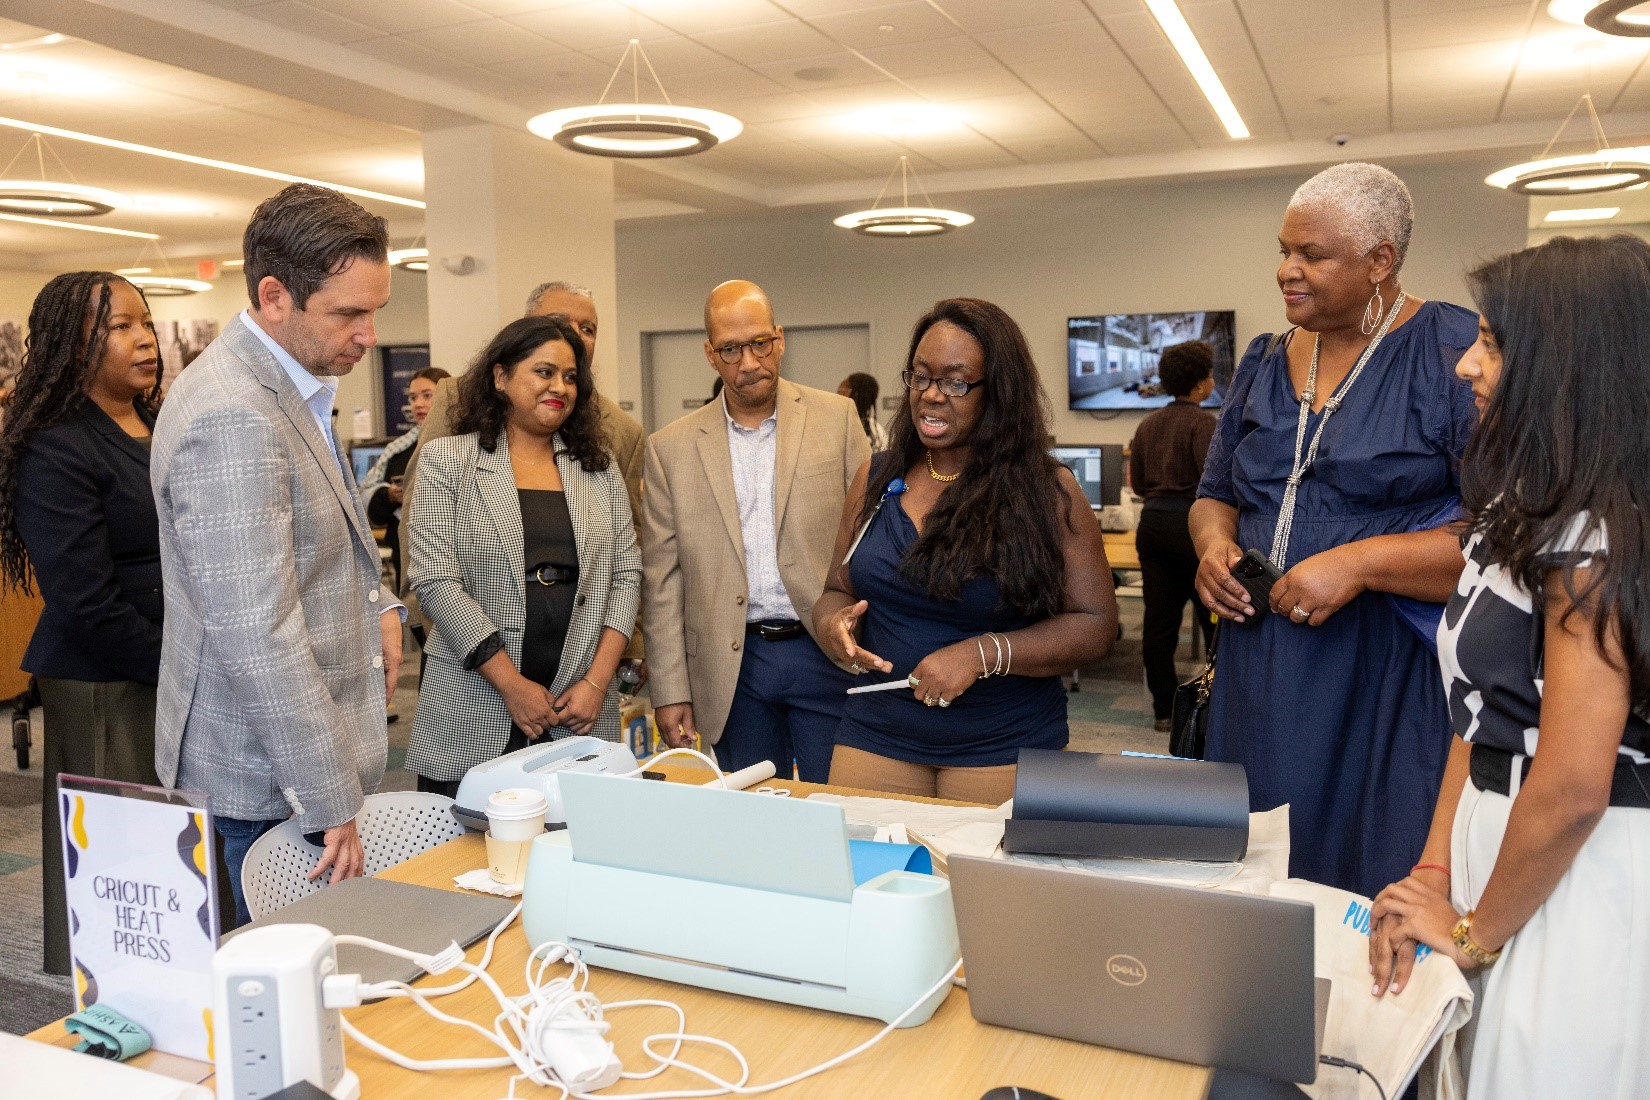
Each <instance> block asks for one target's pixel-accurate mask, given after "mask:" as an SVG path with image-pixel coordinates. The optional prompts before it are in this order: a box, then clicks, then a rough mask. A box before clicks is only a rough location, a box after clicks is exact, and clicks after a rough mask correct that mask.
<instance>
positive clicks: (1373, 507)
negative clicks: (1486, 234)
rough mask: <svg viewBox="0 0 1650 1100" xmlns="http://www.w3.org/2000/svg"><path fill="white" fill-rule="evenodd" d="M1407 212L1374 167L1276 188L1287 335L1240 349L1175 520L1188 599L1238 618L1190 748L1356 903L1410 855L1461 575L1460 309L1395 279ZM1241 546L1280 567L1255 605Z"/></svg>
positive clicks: (1416, 848) (1313, 873)
mask: <svg viewBox="0 0 1650 1100" xmlns="http://www.w3.org/2000/svg"><path fill="white" fill-rule="evenodd" d="M1413 224H1414V206H1413V204H1412V202H1411V200H1410V195H1409V189H1408V188H1407V187H1405V186H1404V183H1403V181H1402V180H1400V179H1399V178H1398V177H1397V176H1395V175H1393V174H1392V173H1391V172H1389V171H1387V170H1386V169H1385V168H1381V167H1379V166H1378V165H1373V164H1358V163H1351V164H1338V165H1335V166H1334V167H1332V168H1326V169H1324V170H1323V171H1322V172H1319V173H1318V174H1317V175H1315V176H1313V177H1312V178H1311V179H1309V180H1307V181H1306V182H1305V183H1304V184H1302V185H1301V187H1300V188H1299V189H1298V190H1297V191H1296V192H1295V194H1294V196H1293V197H1292V198H1291V199H1290V201H1289V207H1288V209H1287V210H1286V211H1285V212H1284V216H1283V226H1282V228H1281V229H1280V230H1279V233H1278V241H1279V247H1280V250H1281V253H1282V254H1281V256H1280V258H1279V261H1278V267H1277V282H1278V289H1279V290H1280V291H1281V292H1282V295H1283V309H1284V316H1285V317H1287V318H1288V320H1289V322H1290V323H1291V324H1292V325H1295V326H1297V327H1295V328H1292V329H1290V330H1289V331H1288V332H1285V333H1282V334H1280V336H1279V337H1278V338H1276V339H1274V338H1273V337H1272V336H1271V335H1270V334H1265V335H1262V336H1258V337H1256V338H1255V340H1254V342H1253V343H1251V344H1250V345H1249V350H1248V351H1247V353H1245V355H1244V357H1243V361H1242V363H1241V364H1240V365H1239V366H1238V369H1237V372H1236V373H1235V374H1234V376H1233V378H1232V385H1231V389H1230V392H1229V393H1228V394H1227V395H1226V402H1225V407H1224V408H1223V409H1222V410H1221V414H1220V423H1219V425H1218V426H1217V427H1216V429H1215V438H1214V442H1213V443H1212V444H1211V445H1210V448H1209V456H1208V459H1207V460H1206V462H1205V465H1204V469H1203V481H1202V483H1201V484H1200V485H1199V487H1198V497H1199V499H1198V501H1197V503H1196V504H1194V505H1192V510H1191V513H1190V526H1191V531H1192V542H1193V544H1194V545H1196V547H1197V551H1198V560H1199V564H1198V576H1197V590H1198V595H1200V596H1201V597H1202V598H1203V602H1204V604H1205V605H1207V606H1208V607H1209V608H1210V610H1212V611H1214V612H1215V613H1216V614H1218V615H1220V616H1222V617H1224V618H1226V619H1228V620H1230V621H1231V622H1232V623H1236V624H1239V625H1238V626H1236V627H1235V628H1231V627H1228V628H1227V629H1225V630H1223V631H1222V632H1221V635H1222V636H1221V642H1220V660H1219V665H1218V668H1217V669H1216V671H1215V681H1214V689H1213V693H1212V695H1211V697H1210V701H1209V731H1208V749H1207V756H1208V758H1209V759H1211V760H1220V761H1230V762H1233V763H1238V764H1242V765H1243V766H1244V768H1245V769H1246V770H1247V772H1248V778H1249V799H1250V805H1251V808H1252V809H1255V810H1270V809H1273V808H1275V807H1277V806H1280V805H1282V804H1284V803H1288V804H1289V833H1290V850H1289V869H1290V873H1291V874H1292V875H1293V876H1294V877H1296V878H1305V879H1311V880H1312V881H1314V882H1322V883H1326V884H1328V885H1330V886H1335V887H1339V888H1341V889H1344V890H1351V891H1353V892H1355V893H1359V894H1362V895H1364V896H1366V897H1369V896H1373V895H1374V893H1375V891H1377V890H1379V889H1380V888H1381V887H1382V886H1385V885H1386V884H1387V883H1389V882H1391V881H1393V880H1394V879H1396V878H1399V877H1401V876H1402V875H1403V873H1404V871H1406V870H1407V869H1408V868H1409V866H1410V865H1411V864H1412V863H1414V862H1415V858H1416V856H1417V855H1419V854H1420V851H1421V846H1422V844H1423V843H1425V841H1426V820H1427V818H1428V816H1429V815H1430V814H1431V812H1432V804H1433V801H1434V799H1435V798H1436V797H1437V793H1438V783H1439V780H1440V779H1442V777H1443V774H1444V757H1445V756H1446V755H1447V754H1448V751H1449V711H1448V707H1447V705H1446V702H1445V699H1444V693H1443V691H1442V690H1441V689H1440V688H1439V685H1438V680H1437V675H1436V671H1435V667H1434V666H1435V664H1436V660H1437V658H1436V657H1435V656H1434V650H1433V648H1432V646H1433V644H1434V643H1433V641H1432V636H1433V634H1434V633H1435V632H1436V629H1437V622H1438V617H1439V615H1441V614H1442V612H1443V602H1444V601H1445V600H1447V599H1448V598H1449V594H1450V592H1451V590H1452V589H1453V588H1454V587H1455V581H1456V579H1457V578H1458V577H1460V575H1461V552H1460V543H1459V541H1458V539H1457V537H1456V535H1455V533H1454V532H1452V531H1451V530H1450V528H1449V525H1450V524H1451V523H1452V522H1454V521H1455V520H1456V519H1457V518H1458V517H1459V515H1460V489H1459V484H1458V477H1457V471H1458V469H1459V465H1460V456H1461V452H1462V450H1463V449H1464V448H1465V447H1466V443H1467V437H1468V436H1469V435H1470V434H1471V432H1472V426H1473V424H1474V423H1475V422H1476V419H1477V416H1476V413H1475V411H1474V409H1473V405H1472V391H1471V390H1470V389H1469V388H1468V387H1467V386H1466V384H1465V383H1463V382H1461V381H1460V380H1459V379H1457V378H1456V377H1455V375H1454V373H1453V369H1454V366H1455V362H1456V360H1458V359H1459V358H1460V357H1461V353H1462V352H1464V351H1466V349H1467V348H1468V347H1470V346H1471V345H1472V342H1473V340H1474V339H1475V338H1476V332H1477V323H1476V320H1475V316H1474V314H1473V313H1472V311H1470V310H1466V309H1462V308H1461V307H1460V306H1455V305H1448V304H1446V303H1443V302H1423V301H1421V300H1420V299H1418V298H1415V297H1412V296H1410V295H1408V294H1406V293H1404V291H1403V289H1402V288H1401V287H1400V285H1399V281H1398V276H1399V270H1400V269H1401V268H1402V266H1403V262H1404V256H1405V253H1406V251H1407V250H1408V246H1409V237H1410V230H1411V228H1412V226H1413ZM1250 550H1253V551H1255V552H1256V554H1257V556H1261V555H1264V556H1265V558H1266V559H1267V560H1268V561H1269V562H1270V563H1271V564H1272V566H1273V567H1274V568H1276V569H1278V570H1280V571H1282V577H1281V579H1279V580H1278V581H1277V582H1276V583H1275V584H1273V585H1272V588H1271V591H1270V599H1269V601H1268V603H1267V606H1266V607H1262V608H1257V607H1255V606H1254V602H1253V600H1252V598H1251V597H1250V595H1249V593H1248V591H1247V590H1246V589H1245V588H1244V587H1243V585H1242V584H1241V583H1239V581H1238V579H1237V578H1236V577H1234V576H1233V575H1232V566H1233V565H1235V564H1236V563H1237V562H1238V561H1239V559H1241V558H1243V556H1244V553H1245V551H1250ZM1251 560H1253V559H1251ZM1257 572H1258V570H1257ZM1267 609H1270V611H1271V612H1272V614H1269V615H1258V613H1259V612H1261V611H1265V610H1267ZM1257 616H1258V617H1257Z"/></svg>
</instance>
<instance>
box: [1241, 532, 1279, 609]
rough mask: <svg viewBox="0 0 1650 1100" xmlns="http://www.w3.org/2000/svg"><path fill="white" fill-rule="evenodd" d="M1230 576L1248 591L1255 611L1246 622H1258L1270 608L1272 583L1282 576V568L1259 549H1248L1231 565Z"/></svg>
mask: <svg viewBox="0 0 1650 1100" xmlns="http://www.w3.org/2000/svg"><path fill="white" fill-rule="evenodd" d="M1232 576H1234V577H1236V578H1237V582H1238V583H1239V584H1241V585H1242V586H1243V587H1244V589H1245V590H1246V591H1247V592H1248V593H1249V599H1250V601H1251V602H1252V603H1253V604H1254V605H1255V613H1254V615H1252V616H1250V618H1249V619H1248V620H1247V621H1248V622H1251V623H1252V622H1258V621H1259V620H1260V618H1261V616H1263V615H1266V614H1268V613H1269V612H1270V611H1271V610H1272V603H1271V599H1272V585H1273V583H1274V582H1276V581H1277V579H1278V578H1279V577H1281V576H1283V572H1282V570H1280V569H1279V568H1278V567H1277V566H1275V565H1273V564H1272V563H1271V562H1270V561H1268V560H1267V557H1266V555H1265V554H1262V553H1261V552H1260V551H1259V550H1248V551H1245V552H1244V555H1243V557H1241V558H1239V559H1238V560H1237V561H1236V562H1234V563H1233V565H1232Z"/></svg>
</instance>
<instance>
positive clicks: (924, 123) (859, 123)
mask: <svg viewBox="0 0 1650 1100" xmlns="http://www.w3.org/2000/svg"><path fill="white" fill-rule="evenodd" d="M962 124H963V120H962V115H960V114H959V113H958V112H957V111H956V110H954V109H953V108H950V107H946V106H943V105H941V104H938V103H890V104H887V105H885V106H882V107H867V108H865V109H863V110H859V111H854V112H852V113H851V114H847V115H844V116H842V125H843V126H845V127H847V128H848V129H850V130H859V131H861V132H864V133H870V134H881V135H882V136H884V137H891V138H902V137H920V136H922V135H924V134H940V133H944V132H946V131H947V130H955V129H958V128H959V127H961V126H962Z"/></svg>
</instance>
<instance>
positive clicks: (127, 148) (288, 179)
mask: <svg viewBox="0 0 1650 1100" xmlns="http://www.w3.org/2000/svg"><path fill="white" fill-rule="evenodd" d="M0 126H8V127H10V128H11V129H13V130H23V131H26V132H27V133H31V134H44V135H46V136H47V137H58V138H67V139H68V140H70V141H84V142H86V143H88V144H90V145H101V146H103V147H104V148H105V149H120V150H122V151H124V152H128V153H142V154H144V155H145V156H151V157H159V158H161V159H162V160H175V161H180V162H182V163H184V164H196V165H199V166H201V167H202V168H218V169H221V170H223V171H225V172H238V173H240V174H241V175H243V176H257V177H258V178H260V179H266V180H275V181H276V182H278V183H313V184H315V185H316V186H318V187H327V188H330V189H332V190H334V191H340V192H342V193H343V194H346V195H354V196H355V197H356V198H358V199H372V200H374V201H377V202H388V203H394V204H395V205H397V206H411V207H413V208H415V209H418V210H422V209H424V203H423V202H421V201H420V200H418V199H407V198H402V197H401V196H400V195H386V194H384V193H383V192H382V191H367V190H364V189H362V188H360V187H346V186H345V185H343V184H341V183H328V182H327V181H326V180H317V179H310V178H309V177H308V176H294V175H289V174H288V173H286V172H273V171H271V170H269V169H268V168H254V167H252V166H251V165H248V164H236V163H234V162H233V161H227V160H212V159H211V158H209V157H197V156H193V155H191V154H189V153H175V152H173V151H172V150H170V149H157V148H156V147H155V146H153V145H139V144H137V143H136V142H131V141H117V140H116V139H114V138H106V137H99V136H98V135H96V134H83V133H81V132H79V131H78V130H64V129H60V128H59V127H56V126H43V125H41V124H40V123H37V122H24V121H23V120H22V119H18V118H0ZM81 228H82V229H90V228H91V226H81ZM145 236H150V237H153V236H155V235H154V234H145Z"/></svg>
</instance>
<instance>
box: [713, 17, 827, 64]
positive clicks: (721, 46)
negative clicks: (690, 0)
mask: <svg viewBox="0 0 1650 1100" xmlns="http://www.w3.org/2000/svg"><path fill="white" fill-rule="evenodd" d="M694 37H695V38H696V40H697V41H698V42H700V43H701V44H702V45H705V46H709V47H710V48H711V49H713V50H716V51H717V52H719V53H723V54H726V55H727V56H729V57H732V58H734V59H735V60H738V61H741V62H743V63H744V64H746V65H763V64H769V63H772V62H779V61H790V60H793V59H797V58H815V57H821V56H823V55H825V54H830V53H836V52H838V49H837V46H836V44H835V43H834V42H832V41H831V40H830V39H829V38H827V37H825V35H823V34H821V33H820V32H818V31H816V30H813V29H812V28H810V27H806V26H804V25H802V24H801V23H798V22H796V21H795V20H791V21H788V22H784V23H757V24H754V25H752V26H748V27H741V28H739V29H738V30H728V31H710V32H707V33H705V34H700V35H695V36H694Z"/></svg>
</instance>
